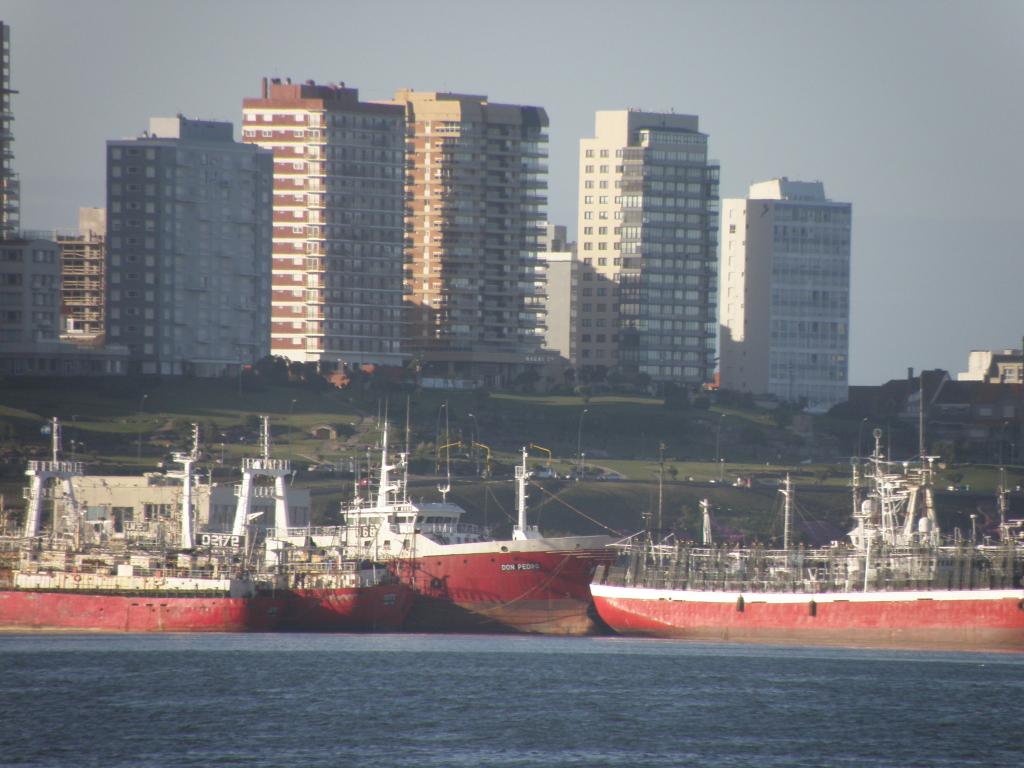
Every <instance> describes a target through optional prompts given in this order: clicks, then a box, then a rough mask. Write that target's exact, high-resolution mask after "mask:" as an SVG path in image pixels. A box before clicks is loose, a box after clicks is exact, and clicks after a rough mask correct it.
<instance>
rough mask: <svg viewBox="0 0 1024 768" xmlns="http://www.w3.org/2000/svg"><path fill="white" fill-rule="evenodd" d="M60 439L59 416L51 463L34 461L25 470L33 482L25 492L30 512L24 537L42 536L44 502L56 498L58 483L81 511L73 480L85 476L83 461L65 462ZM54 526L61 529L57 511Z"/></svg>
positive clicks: (53, 429) (53, 428)
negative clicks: (62, 485) (83, 473)
mask: <svg viewBox="0 0 1024 768" xmlns="http://www.w3.org/2000/svg"><path fill="white" fill-rule="evenodd" d="M60 438H61V433H60V419H58V418H57V417H56V416H55V417H53V419H51V420H50V445H51V458H50V461H34V460H33V461H30V462H29V463H28V469H26V470H25V474H26V475H28V476H29V478H30V480H29V487H28V488H26V489H25V497H26V498H27V500H28V509H27V510H26V512H27V514H26V515H25V530H24V535H25V537H26V538H29V539H31V538H34V537H35V536H38V535H39V528H40V526H41V525H42V521H43V520H42V519H43V500H44V499H46V498H50V499H53V497H54V495H55V494H54V488H53V487H54V486H55V485H57V484H58V483H61V482H62V483H64V495H65V498H66V499H67V503H68V504H69V505H70V507H71V509H72V510H73V511H77V509H78V503H77V502H76V501H75V490H74V487H73V484H72V478H74V477H78V476H80V475H81V474H82V462H80V461H64V460H63V459H62V458H61V452H62V451H61V439H60ZM52 525H53V528H54V529H56V528H57V519H56V509H54V517H53V521H52ZM53 532H55V530H54V531H53Z"/></svg>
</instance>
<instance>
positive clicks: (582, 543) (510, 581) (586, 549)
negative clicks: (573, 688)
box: [275, 428, 614, 635]
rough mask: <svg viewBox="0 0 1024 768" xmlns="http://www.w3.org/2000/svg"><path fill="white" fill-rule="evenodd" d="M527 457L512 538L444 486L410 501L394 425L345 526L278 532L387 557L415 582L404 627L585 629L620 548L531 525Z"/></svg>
mask: <svg viewBox="0 0 1024 768" xmlns="http://www.w3.org/2000/svg"><path fill="white" fill-rule="evenodd" d="M525 457H526V453H525V451H524V452H523V461H522V463H521V465H519V466H517V467H516V478H515V480H516V499H517V512H518V522H517V524H516V525H515V526H514V528H513V533H512V538H511V539H504V540H497V539H494V538H492V537H491V536H490V535H489V534H488V532H487V531H485V530H483V529H481V528H479V527H477V526H475V525H470V524H467V523H463V522H461V518H462V516H463V514H465V510H463V509H462V508H461V507H459V506H458V505H456V504H453V503H451V502H449V501H447V499H446V496H442V499H443V500H442V501H441V502H432V503H414V502H412V501H410V500H409V498H408V496H407V493H406V488H407V477H406V472H407V461H406V455H405V454H399V457H398V461H397V463H396V464H389V458H388V446H387V429H386V428H385V430H384V436H383V439H382V445H381V465H380V469H379V473H380V474H379V483H378V487H377V491H376V494H375V496H374V497H373V498H370V499H365V500H364V499H360V498H356V499H355V500H354V502H353V503H351V504H348V505H345V506H344V507H343V509H342V513H343V518H344V522H343V524H342V525H340V526H332V527H326V528H318V529H314V530H309V531H307V530H305V529H299V530H294V531H280V532H279V534H280V535H279V538H281V539H282V540H292V541H298V540H302V539H305V538H307V537H308V538H309V540H310V541H312V542H313V543H314V544H317V545H324V544H337V545H340V546H343V547H344V550H345V551H346V552H347V553H349V555H358V556H359V557H361V558H364V559H366V560H369V561H371V562H376V563H385V564H387V565H388V567H389V568H390V569H391V570H392V572H393V573H394V574H395V575H396V576H397V577H398V578H399V580H400V581H401V583H402V584H404V585H407V586H408V587H409V588H411V589H412V590H413V591H414V592H415V601H414V603H413V606H412V611H411V613H410V615H409V617H408V620H407V621H406V623H405V628H406V629H411V630H415V631H447V632H455V631H485V632H529V633H543V634H564V635H573V634H586V633H588V632H591V631H593V629H594V622H593V620H592V618H591V617H590V614H589V609H590V606H591V600H590V581H591V580H592V578H593V576H594V573H595V571H596V568H597V566H598V565H599V564H607V563H609V562H610V561H611V560H612V558H613V557H614V553H613V552H612V551H611V550H610V549H608V548H607V545H608V544H610V543H612V542H613V541H614V539H613V538H612V537H610V536H603V535H593V536H560V537H545V536H543V535H541V533H540V531H539V529H538V528H537V526H531V525H528V524H527V521H526V458H525ZM275 535H277V534H275Z"/></svg>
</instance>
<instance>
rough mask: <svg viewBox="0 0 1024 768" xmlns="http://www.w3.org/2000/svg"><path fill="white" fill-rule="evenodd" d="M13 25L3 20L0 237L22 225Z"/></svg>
mask: <svg viewBox="0 0 1024 768" xmlns="http://www.w3.org/2000/svg"><path fill="white" fill-rule="evenodd" d="M15 93H17V91H15V90H13V89H12V88H11V28H10V27H9V26H8V25H7V24H4V23H3V22H2V21H0V239H5V238H8V237H17V235H18V229H19V226H20V219H19V216H20V210H21V205H20V189H19V186H18V183H19V182H18V175H17V174H16V173H15V172H14V148H13V142H14V133H13V132H12V130H11V123H13V122H14V111H13V110H12V108H11V96H12V95H13V94H15Z"/></svg>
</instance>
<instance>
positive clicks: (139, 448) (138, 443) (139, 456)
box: [135, 395, 149, 461]
mask: <svg viewBox="0 0 1024 768" xmlns="http://www.w3.org/2000/svg"><path fill="white" fill-rule="evenodd" d="M148 398H149V395H143V396H142V399H140V400H139V434H138V439H137V441H136V444H135V460H136V461H142V414H143V412H144V411H145V410H146V400H147V399H148Z"/></svg>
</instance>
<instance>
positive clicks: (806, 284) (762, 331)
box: [720, 177, 851, 411]
mask: <svg viewBox="0 0 1024 768" xmlns="http://www.w3.org/2000/svg"><path fill="white" fill-rule="evenodd" d="M850 221H851V205H850V204H849V203H840V202H834V201H832V200H829V199H828V198H826V197H825V186H824V184H822V183H821V182H817V181H816V182H802V181H790V180H789V179H787V178H785V177H782V178H779V179H772V180H770V181H765V182H761V183H758V184H753V185H751V187H750V191H749V193H748V195H747V197H746V198H745V199H729V200H726V201H725V202H724V205H723V208H722V313H721V318H722V320H721V323H722V325H721V342H720V343H721V368H720V372H721V382H720V383H721V387H722V388H723V389H731V390H736V391H739V392H750V393H753V394H757V395H763V394H770V395H774V396H775V397H777V398H779V399H780V400H784V401H788V402H801V401H805V402H806V404H807V407H808V408H810V409H811V410H815V411H824V410H827V409H828V408H830V407H831V406H833V405H835V404H836V403H840V402H843V401H844V400H846V398H847V385H848V375H849V359H848V356H849V323H850Z"/></svg>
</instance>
